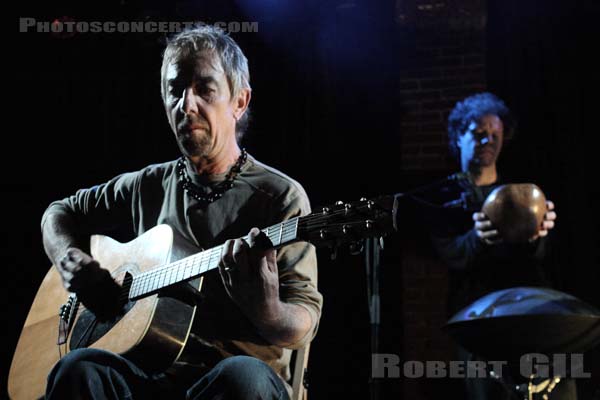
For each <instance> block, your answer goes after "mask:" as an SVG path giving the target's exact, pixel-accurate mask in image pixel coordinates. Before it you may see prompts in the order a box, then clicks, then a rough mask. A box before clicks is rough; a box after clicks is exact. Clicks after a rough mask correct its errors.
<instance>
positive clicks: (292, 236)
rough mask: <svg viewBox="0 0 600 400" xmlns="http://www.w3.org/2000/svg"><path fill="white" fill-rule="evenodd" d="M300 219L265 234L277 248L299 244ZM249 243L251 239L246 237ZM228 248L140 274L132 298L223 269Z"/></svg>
mask: <svg viewBox="0 0 600 400" xmlns="http://www.w3.org/2000/svg"><path fill="white" fill-rule="evenodd" d="M298 225H299V217H295V218H292V219H289V220H287V221H284V222H280V223H278V224H275V225H272V226H269V227H267V228H265V229H263V230H262V232H263V233H264V234H265V235H266V236H267V237H268V238H269V240H270V241H271V243H272V244H273V246H274V247H277V246H281V245H284V244H286V243H289V242H292V241H294V240H296V238H297V233H298ZM245 239H248V238H247V237H245ZM224 251H225V246H224V245H220V246H216V247H213V248H211V249H207V250H203V251H201V252H199V253H196V254H194V255H191V256H188V257H186V258H183V259H181V260H178V261H175V262H172V263H170V264H167V265H164V266H162V267H158V268H157V269H154V270H152V271H147V272H145V273H142V274H139V275H137V276H135V277H134V278H133V281H132V284H131V287H130V290H129V294H130V297H132V298H138V297H142V296H144V295H145V294H148V293H152V292H156V291H157V290H160V289H161V288H164V287H167V286H171V285H173V284H176V283H179V282H183V281H187V280H190V279H193V278H194V277H197V276H200V275H202V274H204V273H205V272H207V271H210V270H212V269H214V268H217V267H218V266H219V263H220V261H221V257H222V254H223V252H224Z"/></svg>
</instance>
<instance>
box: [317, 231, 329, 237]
mask: <svg viewBox="0 0 600 400" xmlns="http://www.w3.org/2000/svg"><path fill="white" fill-rule="evenodd" d="M327 236H328V235H327V231H326V230H325V229H321V230H320V231H319V237H320V238H321V239H327Z"/></svg>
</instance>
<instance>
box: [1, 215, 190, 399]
mask: <svg viewBox="0 0 600 400" xmlns="http://www.w3.org/2000/svg"><path fill="white" fill-rule="evenodd" d="M197 251H199V249H196V248H194V247H193V246H191V245H189V244H187V243H186V242H185V241H184V240H183V239H181V238H180V237H179V236H177V235H176V234H175V233H174V232H173V230H172V229H171V228H170V227H169V226H167V225H159V226H157V227H155V228H153V229H151V230H149V231H148V232H146V233H145V234H143V235H141V236H140V237H138V238H136V239H135V240H133V241H131V242H128V243H119V242H117V241H115V240H113V239H111V238H109V237H107V236H100V235H96V236H92V238H91V253H92V256H93V257H94V258H95V259H96V260H98V261H99V262H100V265H101V266H102V267H103V268H106V269H108V270H109V271H110V272H111V274H112V275H113V277H115V279H117V281H119V280H120V279H123V278H122V277H124V276H126V274H130V275H132V276H135V275H136V274H139V273H142V272H146V271H149V270H152V269H154V268H156V267H157V266H161V265H165V264H167V263H168V262H170V261H173V260H177V259H180V258H183V257H185V256H186V255H189V254H193V253H194V252H197ZM193 282H195V285H194V287H195V289H200V286H201V279H200V280H195V281H193ZM185 285H187V283H185ZM68 299H69V293H68V292H67V291H66V290H65V289H64V287H63V285H62V280H61V278H60V275H59V274H58V272H57V271H56V269H55V268H54V267H52V268H51V269H50V271H49V272H48V273H47V274H46V277H45V278H44V280H43V282H42V284H41V286H40V288H39V290H38V292H37V294H36V297H35V299H34V301H33V304H32V306H31V309H30V311H29V314H28V316H27V319H26V320H25V324H24V326H23V330H22V331H21V336H20V337H19V341H18V344H17V347H16V350H15V354H14V357H13V360H12V364H11V368H10V373H9V379H8V391H9V395H10V397H11V398H13V399H16V400H18V399H37V398H40V397H43V396H44V393H45V390H46V379H47V376H48V373H49V372H50V370H51V369H52V367H53V366H54V364H56V362H57V361H58V360H59V357H60V355H59V350H60V352H62V355H63V356H64V355H65V353H67V352H69V351H72V350H74V349H75V348H85V347H90V348H99V349H104V350H108V351H111V352H114V353H117V354H121V355H123V356H125V357H127V358H129V359H132V360H134V361H135V362H136V363H138V365H140V366H141V367H142V368H144V369H145V370H148V371H162V370H166V369H168V367H169V366H171V364H172V363H173V362H175V361H176V360H177V358H178V357H179V355H180V354H181V352H182V350H183V347H184V346H185V343H186V340H187V337H188V334H189V331H190V328H191V324H192V321H193V318H194V313H195V306H194V305H193V303H192V302H189V301H184V300H183V299H178V298H175V297H169V296H162V295H156V294H154V295H150V296H148V297H145V298H142V299H139V300H136V301H130V302H129V303H127V306H126V307H125V310H126V312H125V313H124V315H122V316H120V317H119V318H117V319H115V320H114V321H104V322H102V321H97V320H96V319H95V317H94V315H93V314H92V313H91V312H89V311H87V310H85V307H83V306H81V305H80V306H79V307H78V308H77V309H76V311H74V313H73V323H72V329H71V330H70V332H69V335H68V337H67V341H66V343H65V344H64V345H61V346H58V345H57V340H58V337H59V316H58V314H59V308H60V307H61V305H63V304H64V303H66V302H67V300H68ZM77 304H79V303H77ZM59 348H60V349H59Z"/></svg>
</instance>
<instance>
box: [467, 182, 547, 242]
mask: <svg viewBox="0 0 600 400" xmlns="http://www.w3.org/2000/svg"><path fill="white" fill-rule="evenodd" d="M553 209H554V204H553V203H552V202H551V201H547V200H546V196H545V195H544V193H543V192H542V190H541V189H540V188H539V187H538V186H536V185H534V184H532V183H522V184H506V185H502V186H499V187H497V188H496V189H494V190H493V191H492V192H491V193H490V194H489V196H488V197H487V198H486V200H485V202H484V204H483V207H482V209H481V212H480V213H475V214H473V219H474V220H475V230H476V231H477V234H478V236H479V237H480V238H481V239H482V240H483V241H484V242H485V243H488V244H494V243H497V242H499V241H504V242H506V243H527V242H531V241H533V240H535V239H537V238H538V237H541V236H546V235H547V234H548V230H549V229H552V228H553V227H554V220H555V219H556V213H555V212H554V211H552V210H553Z"/></svg>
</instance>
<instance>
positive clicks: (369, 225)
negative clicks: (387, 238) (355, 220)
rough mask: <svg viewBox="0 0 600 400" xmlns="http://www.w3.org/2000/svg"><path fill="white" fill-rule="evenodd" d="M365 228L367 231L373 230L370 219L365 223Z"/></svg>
mask: <svg viewBox="0 0 600 400" xmlns="http://www.w3.org/2000/svg"><path fill="white" fill-rule="evenodd" d="M365 228H367V229H372V228H373V221H371V220H370V219H368V220H366V221H365Z"/></svg>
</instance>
